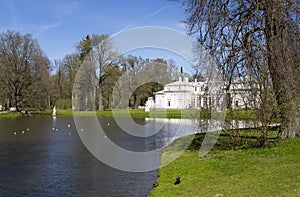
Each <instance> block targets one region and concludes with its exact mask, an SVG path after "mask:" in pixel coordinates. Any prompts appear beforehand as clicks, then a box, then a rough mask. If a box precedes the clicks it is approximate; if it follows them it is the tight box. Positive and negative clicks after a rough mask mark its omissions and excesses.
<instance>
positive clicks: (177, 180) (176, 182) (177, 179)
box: [174, 177, 180, 185]
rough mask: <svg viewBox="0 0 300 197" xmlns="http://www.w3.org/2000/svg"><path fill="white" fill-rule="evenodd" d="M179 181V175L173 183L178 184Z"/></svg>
mask: <svg viewBox="0 0 300 197" xmlns="http://www.w3.org/2000/svg"><path fill="white" fill-rule="evenodd" d="M179 183H180V177H177V178H176V181H175V183H174V185H178V184H179Z"/></svg>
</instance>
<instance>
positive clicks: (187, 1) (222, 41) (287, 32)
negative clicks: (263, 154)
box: [182, 0, 300, 138]
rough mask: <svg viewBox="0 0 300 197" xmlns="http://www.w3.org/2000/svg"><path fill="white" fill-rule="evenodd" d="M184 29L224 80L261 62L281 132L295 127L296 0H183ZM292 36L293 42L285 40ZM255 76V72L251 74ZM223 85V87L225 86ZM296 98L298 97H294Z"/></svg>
mask: <svg viewBox="0 0 300 197" xmlns="http://www.w3.org/2000/svg"><path fill="white" fill-rule="evenodd" d="M182 2H183V5H184V6H185V8H186V13H187V18H186V21H185V22H186V24H187V28H188V30H189V32H190V34H197V36H198V40H199V43H200V44H201V45H203V46H204V47H205V48H206V49H207V50H208V51H209V53H210V55H212V56H214V57H215V61H216V62H217V63H218V64H219V69H220V70H221V71H222V72H223V74H224V78H225V80H226V81H227V82H228V85H230V83H231V81H232V80H233V79H234V78H236V77H240V76H245V75H248V74H249V73H250V74H251V72H252V71H251V70H253V69H254V70H259V69H260V68H263V67H265V66H266V67H267V69H268V75H269V76H268V78H270V79H271V82H272V87H273V90H274V93H275V97H276V104H277V107H278V109H279V114H280V123H281V132H279V135H280V136H281V137H283V138H289V137H294V136H296V134H297V133H299V106H298V104H297V103H299V98H300V96H299V94H300V91H299V88H298V87H297V85H296V84H298V83H299V72H295V71H297V70H299V54H298V55H297V54H295V53H293V48H299V47H300V42H299V33H300V28H299V24H300V23H299V16H300V2H299V0H262V1H257V0H220V1H206V0H183V1H182ZM291 41H293V45H292V46H291V45H289V43H291ZM251 77H253V78H251V79H253V80H255V75H253V76H251ZM228 89H229V87H228ZM297 99H298V100H297Z"/></svg>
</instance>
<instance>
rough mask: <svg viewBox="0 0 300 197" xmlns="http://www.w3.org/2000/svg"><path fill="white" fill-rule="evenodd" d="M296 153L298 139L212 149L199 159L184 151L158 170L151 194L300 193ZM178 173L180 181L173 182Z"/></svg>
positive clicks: (299, 150) (299, 159)
mask: <svg viewBox="0 0 300 197" xmlns="http://www.w3.org/2000/svg"><path fill="white" fill-rule="evenodd" d="M181 140H182V139H181ZM175 150H176V148H175ZM299 153H300V139H299V138H298V139H290V140H284V141H280V142H278V143H277V144H273V145H272V146H270V147H267V148H254V149H245V150H242V149H239V150H218V149H215V150H213V151H211V152H209V154H208V155H206V156H205V157H202V158H199V152H198V151H185V152H184V153H183V154H182V155H181V156H180V157H179V158H178V159H176V160H175V161H173V162H172V163H170V164H169V165H167V166H164V167H162V168H161V169H159V179H158V182H159V185H158V187H156V188H154V189H153V190H152V192H151V194H150V196H159V197H161V196H193V197H194V196H201V197H202V196H210V197H212V196H215V195H217V194H222V195H223V196H239V197H242V196H281V197H282V196H300V154H299ZM167 155H170V153H167V154H163V156H162V160H164V157H165V156H167ZM178 176H180V178H181V183H180V184H179V185H174V184H173V183H174V181H175V179H176V177H178ZM220 196H221V195H220Z"/></svg>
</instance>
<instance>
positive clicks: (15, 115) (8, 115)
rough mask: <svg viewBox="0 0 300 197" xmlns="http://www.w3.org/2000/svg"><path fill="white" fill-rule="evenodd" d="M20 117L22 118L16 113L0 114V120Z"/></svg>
mask: <svg viewBox="0 0 300 197" xmlns="http://www.w3.org/2000/svg"><path fill="white" fill-rule="evenodd" d="M21 116H22V114H21V113H18V112H7V113H0V118H18V117H21Z"/></svg>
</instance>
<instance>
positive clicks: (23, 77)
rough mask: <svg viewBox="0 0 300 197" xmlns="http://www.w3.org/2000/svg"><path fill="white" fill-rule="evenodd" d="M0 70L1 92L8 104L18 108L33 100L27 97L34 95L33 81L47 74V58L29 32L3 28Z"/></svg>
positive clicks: (0, 36)
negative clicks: (5, 30)
mask: <svg viewBox="0 0 300 197" xmlns="http://www.w3.org/2000/svg"><path fill="white" fill-rule="evenodd" d="M0 69H1V73H0V81H1V85H2V87H1V89H2V91H1V92H4V93H5V94H6V96H5V97H6V98H8V100H9V105H10V106H15V107H16V109H17V111H20V109H21V107H22V106H24V105H26V106H24V107H27V106H31V105H32V104H33V103H34V102H32V100H31V99H30V98H31V97H32V96H36V95H33V92H32V87H33V84H36V83H37V81H38V80H41V78H42V77H43V76H46V75H47V74H49V72H48V71H49V60H48V59H47V58H46V57H45V56H44V55H43V53H42V51H41V49H40V47H39V45H38V43H37V41H36V40H34V39H33V38H32V37H31V35H30V34H25V35H21V34H20V33H19V32H15V31H7V32H4V33H1V34H0ZM45 71H46V72H45ZM42 72H44V74H45V75H43V74H42ZM38 87H40V86H38ZM26 101H27V102H26Z"/></svg>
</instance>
